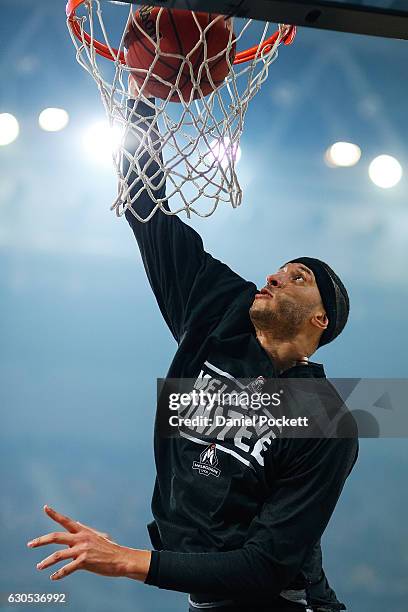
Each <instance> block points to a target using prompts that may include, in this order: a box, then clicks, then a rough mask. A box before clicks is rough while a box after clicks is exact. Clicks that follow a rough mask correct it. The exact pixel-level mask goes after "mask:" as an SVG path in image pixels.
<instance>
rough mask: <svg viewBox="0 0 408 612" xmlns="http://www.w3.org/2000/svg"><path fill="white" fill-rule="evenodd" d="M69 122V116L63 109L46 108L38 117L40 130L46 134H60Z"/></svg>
mask: <svg viewBox="0 0 408 612" xmlns="http://www.w3.org/2000/svg"><path fill="white" fill-rule="evenodd" d="M68 122H69V115H68V113H67V111H66V110H64V109H63V108H45V109H44V110H43V111H42V112H41V113H40V116H39V117H38V123H39V125H40V128H41V129H43V130H45V131H46V132H60V131H61V130H63V129H64V128H66V127H67V125H68Z"/></svg>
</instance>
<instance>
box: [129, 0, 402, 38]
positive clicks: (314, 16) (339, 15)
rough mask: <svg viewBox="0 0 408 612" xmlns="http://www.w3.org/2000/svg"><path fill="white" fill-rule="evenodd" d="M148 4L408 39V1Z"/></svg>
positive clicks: (186, 0) (165, 0)
mask: <svg viewBox="0 0 408 612" xmlns="http://www.w3.org/2000/svg"><path fill="white" fill-rule="evenodd" d="M128 4H130V2H128ZM149 4H154V5H157V6H163V7H166V8H188V9H190V10H195V11H208V12H215V13H222V14H225V15H226V14H231V15H235V16H237V17H251V18H253V19H261V20H267V21H272V22H275V23H288V24H293V25H298V26H306V27H315V28H322V29H327V30H338V31H341V32H352V33H354V34H368V35H372V36H384V37H388V38H404V39H408V0H341V1H340V0H315V1H313V0H153V1H150V0H149Z"/></svg>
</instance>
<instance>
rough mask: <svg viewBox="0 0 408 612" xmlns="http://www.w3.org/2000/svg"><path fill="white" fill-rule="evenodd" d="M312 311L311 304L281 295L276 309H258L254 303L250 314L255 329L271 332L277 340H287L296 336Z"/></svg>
mask: <svg viewBox="0 0 408 612" xmlns="http://www.w3.org/2000/svg"><path fill="white" fill-rule="evenodd" d="M273 299H275V298H273ZM311 311H312V308H311V307H310V306H308V307H306V306H302V305H300V304H296V303H294V302H292V300H287V299H285V298H284V297H280V298H279V302H278V304H277V308H275V309H274V310H272V311H271V310H267V309H260V310H258V309H257V308H256V306H255V307H254V305H252V306H251V308H250V311H249V316H250V318H251V321H252V324H253V325H254V327H255V329H257V330H259V331H263V332H269V333H271V335H272V336H273V338H274V339H275V340H279V341H286V342H287V341H290V340H293V339H294V338H296V336H297V334H298V333H299V331H300V330H301V329H302V327H303V325H304V323H305V321H307V319H308V317H309V316H310V313H311Z"/></svg>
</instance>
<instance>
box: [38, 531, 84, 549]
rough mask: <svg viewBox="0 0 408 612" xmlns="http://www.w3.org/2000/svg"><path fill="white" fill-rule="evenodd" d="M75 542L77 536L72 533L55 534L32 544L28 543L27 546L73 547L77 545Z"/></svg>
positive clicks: (49, 534) (40, 538) (44, 536)
mask: <svg viewBox="0 0 408 612" xmlns="http://www.w3.org/2000/svg"><path fill="white" fill-rule="evenodd" d="M75 541H76V539H75V535H74V534H72V533H65V532H64V533H61V532H54V533H47V534H46V535H43V536H40V537H39V538H35V539H34V540H31V542H27V546H29V547H30V548H37V547H38V546H44V544H67V545H68V546H71V545H73V544H75Z"/></svg>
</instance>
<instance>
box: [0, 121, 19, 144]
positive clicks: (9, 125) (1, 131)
mask: <svg viewBox="0 0 408 612" xmlns="http://www.w3.org/2000/svg"><path fill="white" fill-rule="evenodd" d="M19 133H20V126H19V124H18V121H17V119H16V118H15V117H14V115H11V114H10V113H0V146H3V147H4V146H6V145H9V144H11V143H12V142H14V141H15V140H16V138H17V137H18V135H19Z"/></svg>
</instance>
